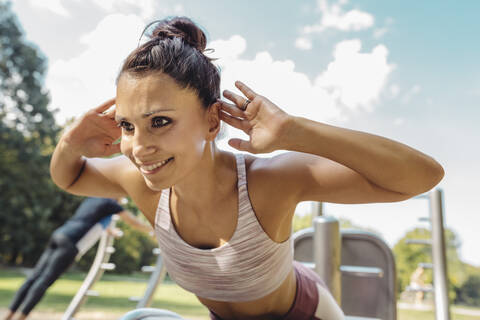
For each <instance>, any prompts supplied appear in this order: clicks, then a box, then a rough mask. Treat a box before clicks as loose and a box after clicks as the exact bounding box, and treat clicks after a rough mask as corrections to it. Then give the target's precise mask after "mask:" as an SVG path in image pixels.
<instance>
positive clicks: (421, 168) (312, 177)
mask: <svg viewBox="0 0 480 320" xmlns="http://www.w3.org/2000/svg"><path fill="white" fill-rule="evenodd" d="M237 87H238V88H239V89H240V90H241V91H242V92H243V93H244V94H245V95H246V97H247V98H249V99H250V100H251V101H252V102H251V103H249V104H248V106H247V109H246V110H241V106H242V105H243V103H244V101H245V98H243V97H240V96H238V95H235V94H233V93H231V92H225V93H224V96H225V97H226V98H227V99H229V100H232V101H233V102H234V103H235V104H234V105H232V104H228V103H225V102H223V103H222V110H223V111H222V113H221V118H222V120H224V121H226V122H227V123H229V124H230V125H232V126H234V127H236V128H239V129H242V130H243V131H244V132H246V133H247V134H248V135H249V136H250V141H243V140H239V139H231V140H230V141H229V144H230V145H232V146H233V147H235V148H237V149H239V150H244V151H249V152H252V153H261V152H271V151H274V150H290V151H295V152H290V153H286V154H282V155H279V156H276V157H273V158H270V159H266V160H264V159H259V160H258V163H257V164H255V165H252V170H255V171H256V172H257V175H260V176H262V180H264V181H268V183H269V184H272V187H273V189H275V190H276V193H277V194H278V195H279V196H278V197H286V198H288V199H294V201H305V200H316V201H327V202H338V203H366V202H388V201H399V200H404V199H407V198H410V197H412V196H414V195H416V194H419V193H422V192H425V191H428V190H429V189H431V188H432V187H433V186H435V185H436V184H437V183H438V182H439V181H440V180H441V179H442V177H443V169H442V167H441V166H440V165H439V164H438V163H437V162H436V161H435V160H433V159H432V158H430V157H429V156H427V155H425V154H423V153H421V152H419V151H417V150H414V149H412V148H410V147H408V146H406V145H403V144H401V143H398V142H395V141H393V140H389V139H386V138H383V137H379V136H376V135H372V134H368V133H363V132H358V131H353V130H348V129H342V128H339V127H334V126H329V125H326V124H322V123H318V122H315V121H311V120H308V119H305V118H300V117H293V116H290V115H288V114H286V113H285V112H283V111H282V110H281V109H279V108H278V107H277V106H276V105H274V104H273V103H272V102H270V101H269V100H268V99H266V98H265V97H262V96H260V95H257V94H256V93H254V92H253V91H252V90H251V89H249V88H248V87H246V86H245V85H244V84H242V83H239V82H237ZM292 201H293V200H292Z"/></svg>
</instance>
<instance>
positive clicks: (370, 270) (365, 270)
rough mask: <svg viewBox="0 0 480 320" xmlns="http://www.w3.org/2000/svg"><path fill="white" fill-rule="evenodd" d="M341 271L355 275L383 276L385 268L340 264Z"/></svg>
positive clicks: (366, 276)
mask: <svg viewBox="0 0 480 320" xmlns="http://www.w3.org/2000/svg"><path fill="white" fill-rule="evenodd" d="M340 272H341V273H342V274H344V275H349V276H354V277H365V278H383V270H382V269H380V268H375V267H361V266H340Z"/></svg>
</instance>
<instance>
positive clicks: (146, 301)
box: [136, 254, 167, 309]
mask: <svg viewBox="0 0 480 320" xmlns="http://www.w3.org/2000/svg"><path fill="white" fill-rule="evenodd" d="M166 274H167V268H165V264H164V263H163V259H162V255H161V254H159V255H158V256H157V263H156V264H155V270H154V271H153V272H152V275H151V276H150V279H149V280H148V285H147V289H146V290H145V293H144V295H143V297H142V298H141V299H140V300H139V301H138V303H137V307H136V308H137V309H139V308H146V307H149V306H150V305H151V304H152V300H153V295H154V294H155V290H156V289H157V287H158V285H159V284H160V283H162V282H163V279H165V275H166Z"/></svg>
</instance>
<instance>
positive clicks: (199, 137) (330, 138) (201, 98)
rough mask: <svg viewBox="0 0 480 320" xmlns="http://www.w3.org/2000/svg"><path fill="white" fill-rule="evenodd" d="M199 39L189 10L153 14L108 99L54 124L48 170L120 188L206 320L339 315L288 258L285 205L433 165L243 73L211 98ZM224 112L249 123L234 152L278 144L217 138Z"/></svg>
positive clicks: (380, 183) (407, 193)
mask: <svg viewBox="0 0 480 320" xmlns="http://www.w3.org/2000/svg"><path fill="white" fill-rule="evenodd" d="M205 46H206V38H205V35H204V33H203V32H202V31H201V30H200V29H199V28H198V27H197V26H196V25H195V24H194V23H193V22H192V21H191V20H189V19H188V18H172V19H170V20H162V21H160V22H158V24H157V25H156V27H155V29H154V31H153V32H152V34H151V35H150V40H149V41H148V42H146V43H144V44H143V45H142V46H140V47H139V48H137V49H136V50H135V51H133V52H132V53H131V54H130V55H129V56H128V57H127V59H126V60H125V62H124V65H123V67H122V69H121V71H120V74H119V76H118V82H117V95H116V98H115V99H112V100H109V101H107V102H106V103H104V104H103V105H101V106H99V107H98V108H96V109H92V110H91V111H89V112H87V113H86V114H85V115H84V116H83V117H82V118H81V119H80V120H79V121H78V122H77V123H76V124H75V125H74V126H73V127H72V128H71V129H70V130H69V131H68V132H66V133H65V134H64V135H63V136H62V138H61V140H60V141H59V143H58V145H57V147H56V149H55V152H54V155H53V157H52V162H51V175H52V178H53V180H54V181H55V183H56V184H57V185H58V186H60V187H61V188H63V189H65V190H67V191H69V192H71V193H74V194H79V195H91V196H103V197H119V196H130V197H131V198H132V199H133V201H134V202H135V203H136V204H137V205H138V207H139V209H140V210H141V211H142V212H143V213H144V214H145V216H146V217H147V219H148V220H149V221H150V223H151V224H152V226H154V228H155V233H156V236H157V239H158V241H159V244H160V247H161V249H162V252H163V256H164V260H165V264H166V267H167V270H168V272H169V273H170V275H171V276H172V277H173V278H174V280H175V281H176V282H177V283H178V284H179V285H181V286H182V287H184V288H185V289H187V290H189V291H191V292H193V293H195V294H196V295H197V297H198V299H199V300H200V301H201V302H202V303H203V304H204V305H205V306H206V307H207V308H208V309H209V310H210V314H211V318H212V319H319V318H321V319H324V320H325V319H341V318H342V317H343V314H342V312H341V310H340V309H339V308H338V306H337V305H336V304H335V303H334V301H333V299H332V298H331V296H330V295H329V293H328V291H327V290H326V289H325V287H324V286H323V285H322V284H321V280H320V279H319V278H318V276H316V274H314V273H313V272H311V271H309V270H306V269H305V268H303V267H302V266H301V265H298V264H294V263H293V262H292V252H291V243H290V241H291V239H290V233H291V223H292V218H293V214H294V211H295V207H296V205H297V204H298V203H299V202H300V201H308V200H310V201H325V202H335V203H368V202H393V201H401V200H405V199H408V198H410V197H412V196H414V195H417V194H419V193H423V192H425V191H428V190H429V189H431V188H432V187H433V186H435V185H436V184H437V183H438V182H439V181H440V180H441V179H442V177H443V169H442V167H441V166H440V165H439V164H438V163H437V162H435V160H433V159H432V158H430V157H429V156H427V155H425V154H423V153H421V152H419V151H416V150H414V149H412V148H410V147H408V146H405V145H403V144H400V143H398V142H394V141H391V140H388V139H386V138H382V137H379V136H374V135H370V134H367V133H362V132H358V131H352V130H347V129H342V128H338V127H333V126H329V125H326V124H323V123H318V122H314V121H310V120H308V119H304V118H299V117H294V116H292V115H289V114H287V113H285V112H284V111H282V110H281V109H280V108H279V107H277V106H276V105H275V104H273V103H272V102H270V101H269V100H268V99H267V98H265V97H263V96H261V95H259V94H257V93H255V92H254V91H253V90H252V89H250V88H249V87H247V86H246V85H245V84H243V83H241V82H236V84H235V85H236V86H237V88H238V89H239V90H240V91H241V92H242V93H243V95H244V96H240V95H237V94H235V93H233V92H230V91H225V92H224V93H223V95H224V97H225V98H226V99H228V100H229V102H227V101H221V100H219V98H220V92H219V87H220V76H219V72H218V70H217V68H216V67H215V66H214V65H213V64H212V63H211V61H210V60H209V59H208V58H207V57H206V56H204V55H203V53H202V52H203V51H204V50H205ZM292 94H293V93H292ZM114 104H116V108H115V109H114V110H112V109H111V110H109V108H110V107H111V106H113V105H114ZM222 121H224V122H225V123H227V124H229V125H231V126H233V127H235V128H239V129H241V130H243V131H244V132H245V133H246V134H248V135H249V137H250V140H249V141H243V140H239V139H231V140H230V141H229V144H230V145H231V146H232V147H234V148H236V149H238V150H240V151H247V152H249V153H253V154H255V153H269V152H272V151H275V150H288V151H289V152H287V153H283V154H281V155H278V156H274V157H271V158H257V157H255V156H253V155H250V154H245V155H241V154H236V155H235V154H232V153H229V152H226V151H223V150H220V149H218V148H217V146H216V144H215V137H216V136H217V134H218V132H219V130H220V124H221V122H222ZM120 136H121V143H120V144H115V141H116V140H117V139H118V138H119V137H120ZM119 151H121V152H122V153H123V155H122V156H116V157H113V158H109V159H101V158H99V157H106V156H110V155H113V154H115V153H117V152H119ZM247 186H248V188H247Z"/></svg>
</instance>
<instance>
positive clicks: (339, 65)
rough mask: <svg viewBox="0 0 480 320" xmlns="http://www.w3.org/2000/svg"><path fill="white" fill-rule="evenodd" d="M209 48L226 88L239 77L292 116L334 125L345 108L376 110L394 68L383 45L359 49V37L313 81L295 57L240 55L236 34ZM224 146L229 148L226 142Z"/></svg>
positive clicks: (234, 132)
mask: <svg viewBox="0 0 480 320" xmlns="http://www.w3.org/2000/svg"><path fill="white" fill-rule="evenodd" d="M209 47H213V48H215V49H216V52H217V53H219V54H218V55H215V56H216V57H219V60H217V61H216V63H217V64H218V65H219V66H220V67H221V70H222V89H229V90H234V91H236V90H235V88H234V82H235V81H236V80H241V81H243V82H245V83H246V84H247V85H249V86H250V87H251V88H252V89H253V90H254V91H256V92H257V93H259V94H261V95H264V96H266V97H267V98H269V99H270V100H271V101H273V102H274V103H276V104H278V105H279V107H280V108H282V109H283V110H285V111H286V112H288V113H290V114H294V115H298V116H303V117H307V118H309V119H313V120H317V121H323V122H330V123H335V122H341V121H343V120H345V118H346V117H347V115H346V114H345V112H344V111H345V107H348V108H349V109H358V108H364V109H366V110H372V109H373V107H374V105H375V103H376V102H377V100H379V96H380V94H381V92H382V90H383V89H384V88H385V85H386V83H387V80H388V76H389V74H390V73H391V71H392V70H393V69H394V66H393V65H392V64H388V63H387V55H388V50H387V49H386V48H385V46H383V45H378V46H377V47H375V48H374V49H373V50H372V52H369V53H368V52H367V53H361V52H360V49H361V43H360V41H359V40H352V41H344V42H340V43H339V44H338V45H337V46H336V48H335V50H334V55H333V58H334V59H333V61H332V62H331V63H330V64H329V66H328V68H327V69H326V70H325V71H323V72H321V73H319V75H318V76H317V78H316V79H315V80H311V79H310V78H309V77H308V76H307V75H306V74H304V73H301V72H298V71H296V70H295V63H294V62H293V61H291V60H283V61H279V60H275V59H274V58H273V57H272V55H271V54H270V53H269V52H267V51H263V52H259V53H257V54H256V55H255V57H254V58H253V59H244V58H242V57H241V55H242V53H243V52H244V51H245V48H246V42H245V40H244V39H243V38H242V37H241V36H238V35H236V36H233V37H231V38H230V39H228V40H217V41H214V42H212V43H211V44H210V45H209ZM222 52H223V53H225V54H226V58H223V57H222V55H221V54H220V53H222ZM228 130H229V137H242V138H246V136H245V135H244V134H243V133H241V132H239V131H238V130H235V129H232V128H230V127H229V128H228ZM221 147H222V148H227V147H226V141H223V142H222V143H221Z"/></svg>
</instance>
